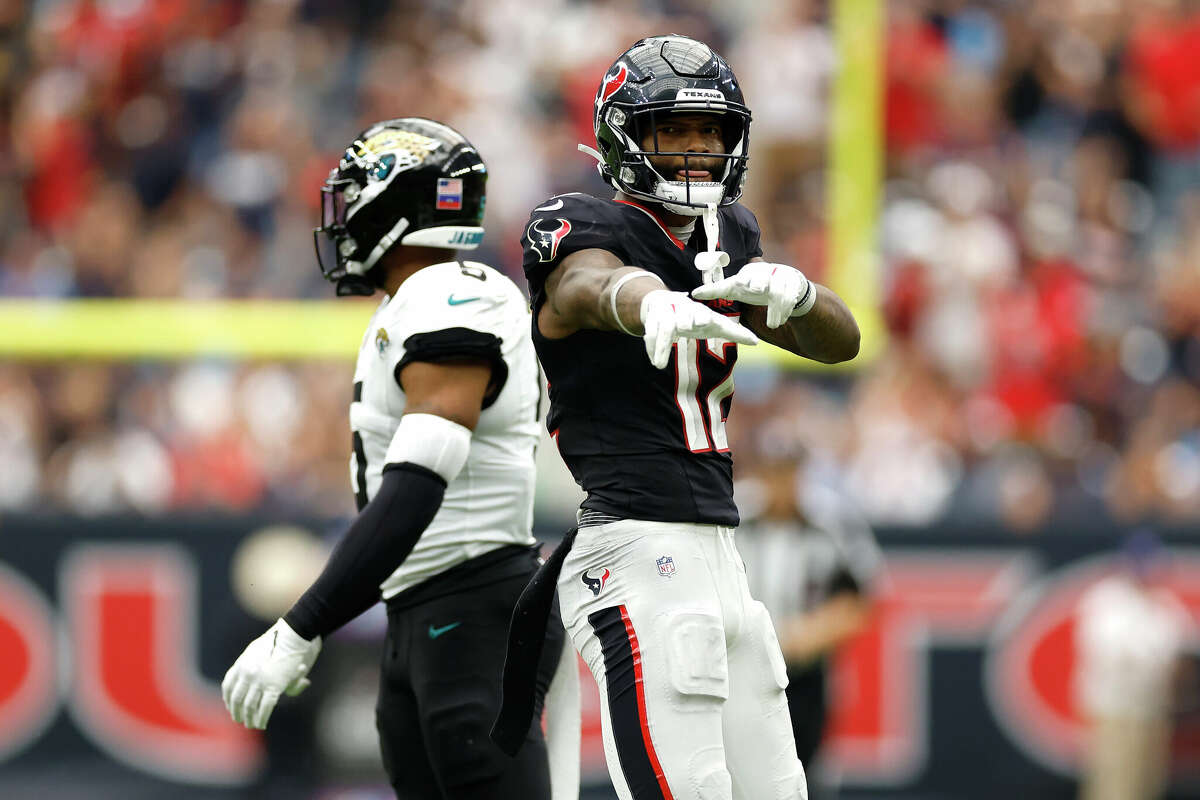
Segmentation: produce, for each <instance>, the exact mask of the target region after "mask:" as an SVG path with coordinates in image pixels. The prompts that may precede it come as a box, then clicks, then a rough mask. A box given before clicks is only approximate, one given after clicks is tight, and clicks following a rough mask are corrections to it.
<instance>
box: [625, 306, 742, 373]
mask: <svg viewBox="0 0 1200 800" xmlns="http://www.w3.org/2000/svg"><path fill="white" fill-rule="evenodd" d="M641 317H642V325H643V326H644V327H645V329H646V332H645V333H644V334H642V338H643V339H644V340H645V342H646V354H647V355H648V356H650V363H651V364H653V365H654V366H656V367H658V368H659V369H663V368H664V367H666V366H667V362H668V361H669V360H670V358H671V345H673V344H675V342H676V340H678V339H679V338H681V337H682V338H686V339H725V340H727V341H730V342H737V343H738V344H758V337H757V336H755V335H754V334H753V333H751V332H750V331H749V330H748V329H746V328H743V327H742V326H741V325H739V324H738V323H737V322H735V321H734V320H733V319H731V318H729V317H727V316H725V315H723V314H718V313H717V312H716V311H713V310H712V309H711V308H709V307H708V306H706V305H703V304H702V303H697V302H696V301H695V300H692V298H690V297H688V296H687V293H685V292H671V291H667V290H666V289H657V290H655V291H653V292H650V294H648V295H646V296H645V297H643V298H642V306H641Z"/></svg>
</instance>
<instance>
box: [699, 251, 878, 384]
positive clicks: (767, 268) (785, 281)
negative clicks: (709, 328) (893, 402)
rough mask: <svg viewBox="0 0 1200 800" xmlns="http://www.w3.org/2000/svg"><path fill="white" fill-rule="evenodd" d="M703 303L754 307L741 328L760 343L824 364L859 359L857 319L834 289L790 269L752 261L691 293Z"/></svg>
mask: <svg viewBox="0 0 1200 800" xmlns="http://www.w3.org/2000/svg"><path fill="white" fill-rule="evenodd" d="M692 296H693V297H695V298H698V299H702V300H711V299H714V298H718V297H720V298H725V299H727V300H737V301H740V302H742V303H746V304H747V305H749V306H750V308H749V309H747V311H746V313H745V314H743V315H742V323H743V324H745V325H746V327H748V328H749V329H750V330H752V331H754V332H755V333H756V334H757V335H758V336H759V337H760V338H762V339H763V340H765V341H768V342H770V343H771V344H773V345H776V346H777V347H782V348H783V349H784V350H788V351H790V352H792V353H795V354H796V355H800V356H804V357H805V358H811V359H812V360H814V361H820V362H823V363H825V364H836V363H838V362H841V361H849V360H850V359H852V358H854V357H855V356H856V355H858V346H859V338H860V337H859V331H858V323H856V322H855V321H854V315H853V314H851V313H850V309H849V308H847V307H846V304H845V303H844V302H842V299H841V298H840V297H838V296H837V295H836V294H834V293H833V291H831V290H830V289H827V288H826V287H824V286H821V285H820V284H818V283H814V282H813V281H810V280H809V279H808V278H807V277H805V276H804V273H802V272H801V271H800V270H798V269H796V268H795V267H790V266H788V265H786V264H772V263H769V262H766V261H763V260H762V259H761V258H756V259H752V260H751V261H750V263H749V264H746V265H745V266H744V267H742V268H741V270H739V271H738V273H737V274H736V275H732V276H730V277H728V278H724V279H722V280H720V281H717V282H716V283H710V284H706V285H704V286H700V287H698V288H696V289H694V290H692Z"/></svg>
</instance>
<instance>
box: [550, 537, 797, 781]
mask: <svg viewBox="0 0 1200 800" xmlns="http://www.w3.org/2000/svg"><path fill="white" fill-rule="evenodd" d="M733 536H734V529H733V528H726V527H720V526H717V525H695V524H688V523H664V522H645V521H640V520H621V521H619V522H612V523H608V524H606V525H596V526H590V527H585V528H581V529H580V530H579V534H578V537H577V538H576V539H575V546H574V547H573V548H572V550H571V552H570V554H569V555H568V556H567V558H566V561H565V562H564V563H563V569H562V573H561V574H560V575H559V580H558V593H559V603H560V606H561V609H562V616H563V623H564V624H565V625H566V628H567V633H568V634H569V635H570V637H571V640H572V641H573V642H574V644H575V648H576V649H577V650H578V651H579V653H580V655H582V656H583V659H584V661H585V662H587V665H588V667H589V668H590V669H591V671H592V675H594V676H595V678H596V684H597V686H599V688H600V699H601V709H602V723H603V731H604V751H605V757H606V759H607V761H608V771H609V774H610V775H611V776H612V782H613V786H614V787H615V788H616V790H617V794H618V796H620V797H621V799H622V800H650V799H651V798H653V800H807V797H808V786H807V783H806V781H805V777H804V768H803V766H801V764H800V761H799V760H798V759H797V758H796V745H795V740H794V738H793V736H792V728H791V719H790V717H789V715H788V708H787V698H786V696H785V695H784V691H783V690H784V689H785V688H786V687H787V674H786V671H785V669H784V663H783V656H782V655H781V653H780V651H779V642H778V640H777V639H776V638H775V630H774V628H773V627H772V625H771V620H770V617H769V616H768V614H767V610H766V608H765V607H764V606H763V605H762V603H759V602H758V601H756V600H754V599H753V598H752V597H751V596H750V590H749V588H748V587H747V585H746V572H745V567H744V566H743V564H742V559H741V558H740V557H739V556H738V554H737V551H736V549H735V548H734V544H733Z"/></svg>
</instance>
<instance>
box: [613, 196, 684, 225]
mask: <svg viewBox="0 0 1200 800" xmlns="http://www.w3.org/2000/svg"><path fill="white" fill-rule="evenodd" d="M615 199H617V200H622V201H624V202H626V203H636V204H637V205H639V206H647V207H648V208H650V209H651V210H652V211H653V212H654V213H655V214H657V215H658V218H659V219H661V220H662V221H663V224H664V225H666V226H667V227H668V228H682V227H685V226H687V225H690V224H691V223H693V222H695V221H696V218H695V217H691V216H688V215H687V214H674V213H672V212H670V211H667V209H666V208H664V207H663V205H662V203H651V202H648V201H646V200H643V199H641V198H640V197H630V196H629V195H627V194H625V193H624V192H621V191H618V192H617V194H616V198H615Z"/></svg>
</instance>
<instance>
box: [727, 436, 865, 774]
mask: <svg viewBox="0 0 1200 800" xmlns="http://www.w3.org/2000/svg"><path fill="white" fill-rule="evenodd" d="M789 428H790V426H788V425H787V424H786V423H783V421H782V420H775V421H773V422H768V423H767V424H764V425H760V426H758V428H757V431H756V432H757V434H758V435H757V436H755V437H753V438H754V439H756V440H757V441H755V442H754V444H755V445H756V446H754V447H752V448H750V449H751V450H752V451H753V454H752V455H750V457H748V458H743V459H742V460H741V461H740V462H739V465H738V466H739V472H740V473H741V475H739V480H738V482H737V484H736V485H735V495H736V497H737V503H738V507H739V508H740V509H741V510H742V514H743V522H742V525H741V527H739V528H738V532H737V548H738V552H739V553H741V556H742V559H743V560H744V561H745V564H746V576H747V579H748V580H749V583H750V593H751V595H752V596H753V597H755V598H757V599H759V600H760V601H762V603H763V604H764V605H766V607H767V610H768V611H769V612H770V614H771V619H772V621H773V622H774V623H775V630H776V632H777V634H778V636H779V644H780V647H781V649H782V651H783V656H784V660H785V661H786V662H787V667H788V688H787V697H788V705H789V707H790V710H791V716H792V727H793V729H794V731H795V736H796V750H797V754H798V755H799V757H800V760H801V761H802V762H803V763H804V766H805V769H806V771H807V772H808V774H809V787H810V791H811V792H812V793H813V797H822V796H824V797H827V796H829V790H828V789H826V790H825V791H821V786H820V784H822V783H825V782H826V781H821V780H820V779H819V777H817V776H818V775H819V773H820V770H819V768H817V765H816V764H814V758H815V756H816V755H817V752H818V750H819V748H820V744H821V737H822V733H823V731H824V727H825V718H826V708H827V698H826V664H825V660H826V657H827V656H828V655H830V654H831V653H832V652H834V651H835V650H836V649H837V648H838V647H839V646H840V645H841V644H843V643H844V642H846V641H847V640H848V639H850V638H852V637H853V636H854V635H855V634H857V633H859V632H860V631H862V630H863V629H864V628H865V627H866V626H867V624H868V622H869V621H870V615H871V611H872V606H873V592H874V588H875V586H876V584H877V582H878V579H879V577H880V575H881V570H882V567H883V557H882V554H881V552H880V549H879V545H878V543H877V542H876V541H875V536H874V534H872V532H871V529H870V527H869V526H868V525H867V523H866V520H865V519H863V518H862V517H861V516H860V515H858V514H857V513H855V511H854V509H853V508H851V507H850V506H849V502H848V501H847V500H846V499H845V498H843V497H841V496H840V495H838V494H837V493H836V492H834V491H833V490H831V489H829V488H826V487H822V486H820V485H818V484H817V482H816V481H814V480H811V479H810V476H809V470H808V469H807V460H808V458H807V453H806V451H805V448H804V447H803V446H802V445H801V444H800V443H799V442H798V440H797V437H796V436H795V435H793V434H792V433H791V431H790V430H789Z"/></svg>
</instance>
